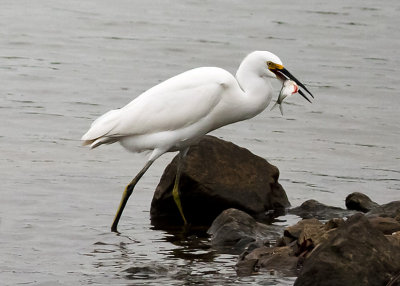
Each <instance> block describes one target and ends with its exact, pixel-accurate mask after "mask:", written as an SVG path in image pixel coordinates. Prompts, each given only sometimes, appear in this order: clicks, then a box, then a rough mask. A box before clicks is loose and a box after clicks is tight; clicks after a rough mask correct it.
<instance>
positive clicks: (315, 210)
mask: <svg viewBox="0 0 400 286" xmlns="http://www.w3.org/2000/svg"><path fill="white" fill-rule="evenodd" d="M288 213H290V214H295V215H298V216H299V217H301V218H305V219H307V218H317V219H321V220H328V219H332V218H340V217H345V216H348V215H351V214H354V211H349V210H345V209H342V208H338V207H332V206H327V205H324V204H322V203H320V202H318V201H316V200H308V201H305V202H304V203H302V204H301V205H300V206H299V207H295V208H292V209H289V210H288Z"/></svg>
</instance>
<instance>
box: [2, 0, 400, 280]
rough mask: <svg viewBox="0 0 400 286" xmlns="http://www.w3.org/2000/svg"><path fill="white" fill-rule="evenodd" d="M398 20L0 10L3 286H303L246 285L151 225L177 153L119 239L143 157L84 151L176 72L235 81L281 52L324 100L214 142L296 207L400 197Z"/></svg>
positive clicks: (381, 10) (102, 8) (368, 9)
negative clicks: (104, 121)
mask: <svg viewBox="0 0 400 286" xmlns="http://www.w3.org/2000/svg"><path fill="white" fill-rule="evenodd" d="M350 2H351V3H350ZM399 12H400V7H399V4H398V1H397V0H386V1H371V0H368V1H365V0H362V1H361V0H355V1H345V0H339V1H322V0H315V1H247V2H245V1H228V0H223V1H194V0H193V1H128V0H125V1H94V0H92V1H75V0H74V1H60V0H52V1H50V0H48V1H45V0H44V1H22V0H21V1H11V0H3V1H1V3H0V92H1V93H0V94H1V95H0V122H1V123H0V162H1V164H0V176H1V177H0V178H1V184H0V192H1V193H0V194H1V199H0V257H1V260H0V281H1V284H3V285H88V284H96V285H99V284H112V285H160V284H161V283H162V284H164V285H193V284H205V285H221V284H222V283H226V284H228V285H231V284H237V285H291V284H292V283H293V281H294V278H290V277H289V278H288V277H283V276H281V275H280V274H279V273H263V275H255V276H249V277H237V276H236V273H235V270H234V265H235V263H236V256H235V255H232V254H222V253H218V252H217V251H215V250H213V249H211V248H209V243H208V239H207V238H206V237H202V236H196V235H192V236H184V235H179V234H171V233H167V232H164V231H159V230H154V229H152V226H151V225H150V221H149V208H150V202H151V198H152V195H153V192H154V190H155V187H156V186H157V183H158V181H159V178H160V176H161V174H162V171H163V169H164V168H165V166H166V165H167V164H168V162H169V161H170V160H171V158H172V157H173V156H174V154H166V155H164V156H163V157H162V158H160V159H159V160H158V161H157V162H156V163H155V164H154V165H153V166H152V167H151V169H150V170H149V171H148V173H147V174H146V175H145V176H144V177H143V179H142V181H141V182H140V183H139V185H138V186H137V190H136V192H135V193H134V195H133V197H132V198H131V200H130V202H129V204H128V207H127V208H126V210H125V212H124V215H123V218H122V220H121V223H120V231H121V232H122V234H121V235H116V234H114V233H111V232H110V231H109V228H110V224H111V222H112V219H113V216H114V213H115V211H116V208H117V205H118V203H119V200H120V196H121V193H122V190H123V187H124V186H125V185H126V184H127V183H128V182H129V181H130V179H131V178H132V176H133V175H134V174H135V173H136V172H138V171H139V170H140V168H141V167H142V165H143V164H144V163H145V159H146V158H145V157H144V156H143V155H136V154H130V153H127V152H126V151H125V150H124V149H123V148H122V147H121V146H119V145H117V144H114V145H111V146H102V147H101V148H98V149H96V150H92V151H89V150H88V148H84V147H82V146H81V143H80V141H79V139H80V137H81V135H82V134H83V133H85V131H86V130H87V128H88V127H89V125H90V123H91V122H92V121H93V120H94V119H95V118H96V117H97V116H99V115H101V114H102V113H104V112H106V111H107V110H109V109H113V108H117V107H120V106H123V105H124V104H126V103H127V102H129V101H130V100H131V99H133V98H134V97H135V96H137V95H138V94H140V93H141V92H143V91H144V90H146V89H147V88H149V87H151V86H153V85H155V84H156V83H158V82H160V81H162V80H164V79H167V78H168V77H170V76H173V75H175V74H177V73H179V72H182V71H185V70H187V69H190V68H193V67H198V66H219V67H223V68H225V69H227V70H229V71H231V72H235V70H236V68H237V67H238V65H239V63H240V61H241V60H242V58H243V57H244V56H245V55H246V54H247V53H248V52H250V51H253V50H257V49H261V50H269V51H272V52H274V53H276V54H277V55H279V56H280V58H281V59H282V61H283V62H284V64H285V65H286V67H287V68H288V69H289V70H290V71H291V72H292V73H293V74H294V75H296V76H297V77H298V78H300V79H301V80H302V81H303V82H305V83H307V84H308V86H309V87H310V90H311V91H312V92H313V94H314V95H315V96H316V99H315V101H314V103H313V104H308V103H307V102H306V101H304V100H303V99H302V98H301V97H300V96H298V97H293V98H291V99H290V100H288V102H287V104H285V106H284V109H285V116H283V117H282V116H281V115H280V113H279V111H278V110H277V109H276V110H273V111H269V108H268V109H267V110H266V111H265V112H263V113H262V114H260V115H259V116H257V117H256V118H253V119H251V120H248V121H245V122H241V123H237V124H234V125H231V126H226V127H224V128H221V129H220V130H217V131H215V132H213V133H212V134H213V135H215V136H218V137H220V138H223V139H225V140H229V141H232V142H234V143H236V144H238V145H240V146H243V147H245V148H248V149H249V150H251V151H252V152H254V153H255V154H257V155H259V156H261V157H263V158H266V159H267V160H268V161H269V162H271V163H272V164H274V165H276V166H278V167H279V169H280V172H281V176H280V182H281V184H282V185H283V187H284V188H285V190H286V191H287V194H288V197H289V199H290V201H291V203H292V205H294V206H296V205H299V204H301V203H302V202H303V201H305V200H307V199H316V200H318V201H320V202H322V203H325V204H329V205H334V206H340V207H344V198H345V197H346V195H347V194H349V193H351V192H354V191H361V192H364V193H365V194H367V195H369V196H370V197H371V198H372V199H373V200H375V201H376V202H378V203H385V202H388V201H391V200H398V199H400V196H399V190H400V168H399V167H400V154H399V151H400V148H399V142H400V127H399V104H400V97H399V92H398V85H399V84H400V81H399V76H400V73H399V68H398V67H399V65H400V54H399V52H398V51H399V50H400V32H399V26H400V18H399V17H398V15H399ZM276 89H277V93H278V91H279V86H276ZM205 211H206V209H205ZM284 219H286V222H283V224H284V225H285V224H290V223H293V222H294V221H296V219H297V218H296V217H292V216H288V217H286V218H284Z"/></svg>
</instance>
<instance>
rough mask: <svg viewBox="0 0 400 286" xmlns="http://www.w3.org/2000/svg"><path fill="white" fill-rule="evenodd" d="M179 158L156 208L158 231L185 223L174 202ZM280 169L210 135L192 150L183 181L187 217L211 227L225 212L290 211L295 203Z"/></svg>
mask: <svg viewBox="0 0 400 286" xmlns="http://www.w3.org/2000/svg"><path fill="white" fill-rule="evenodd" d="M176 166H177V157H175V158H174V159H173V161H172V162H171V163H170V164H169V165H168V166H167V168H166V169H165V171H164V174H163V175H162V177H161V180H160V183H159V184H158V186H157V189H156V191H155V193H154V197H153V201H152V203H151V211H150V215H151V220H152V223H153V224H154V225H155V226H158V227H162V226H163V225H164V224H165V223H167V224H182V219H181V218H180V215H179V212H178V209H177V207H176V205H175V203H174V201H173V198H172V194H171V192H172V188H173V184H174V180H175V174H176ZM278 177H279V170H278V168H276V167H275V166H273V165H271V164H269V163H268V162H267V161H266V160H264V159H263V158H261V157H258V156H256V155H254V154H252V153H251V152H250V151H248V150H246V149H244V148H240V147H238V146H236V145H234V144H233V143H230V142H226V141H223V140H220V139H218V138H215V137H212V136H204V137H203V138H202V139H201V140H200V141H199V142H198V143H197V144H196V145H193V146H191V147H190V149H189V152H188V154H187V156H186V158H185V162H184V166H183V171H182V176H181V180H180V195H181V202H182V208H183V212H184V214H185V216H186V219H187V220H188V222H189V223H190V224H192V225H210V224H211V223H212V221H213V220H214V219H215V218H216V217H217V216H218V215H219V214H220V213H221V212H222V211H224V210H225V209H228V208H237V209H240V210H243V211H245V212H247V213H248V214H250V215H252V216H259V215H260V214H263V213H265V212H267V211H268V210H274V209H275V210H284V209H285V208H286V207H288V206H289V205H290V204H289V201H288V199H287V196H286V193H285V191H284V190H283V188H282V186H281V185H280V184H279V183H278Z"/></svg>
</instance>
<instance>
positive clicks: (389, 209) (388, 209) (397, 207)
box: [367, 201, 400, 219]
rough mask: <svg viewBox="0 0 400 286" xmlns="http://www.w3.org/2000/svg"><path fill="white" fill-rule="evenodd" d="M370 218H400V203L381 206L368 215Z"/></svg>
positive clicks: (395, 202)
mask: <svg viewBox="0 0 400 286" xmlns="http://www.w3.org/2000/svg"><path fill="white" fill-rule="evenodd" d="M367 215H368V216H381V217H391V218H394V219H397V218H400V201H393V202H390V203H387V204H384V205H380V206H378V207H376V208H374V209H372V210H371V211H369V212H368V213H367Z"/></svg>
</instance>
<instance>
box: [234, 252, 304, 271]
mask: <svg viewBox="0 0 400 286" xmlns="http://www.w3.org/2000/svg"><path fill="white" fill-rule="evenodd" d="M297 263H298V258H297V257H296V256H295V255H294V253H293V250H292V248H291V247H290V246H283V247H272V248H271V247H266V246H264V247H259V248H256V249H254V250H253V251H251V252H245V253H243V254H242V255H241V256H240V257H239V260H238V263H237V264H236V272H237V273H238V275H250V274H253V273H256V272H259V271H262V270H266V271H268V272H272V271H273V272H275V271H276V272H279V273H281V274H283V275H287V276H296V275H297V273H298V266H297Z"/></svg>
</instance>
